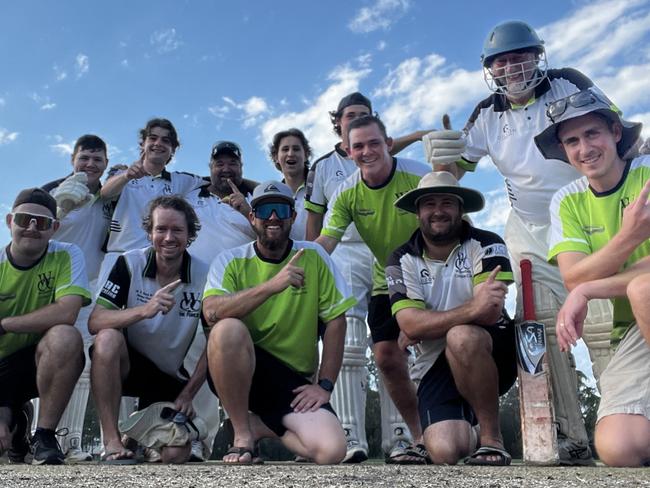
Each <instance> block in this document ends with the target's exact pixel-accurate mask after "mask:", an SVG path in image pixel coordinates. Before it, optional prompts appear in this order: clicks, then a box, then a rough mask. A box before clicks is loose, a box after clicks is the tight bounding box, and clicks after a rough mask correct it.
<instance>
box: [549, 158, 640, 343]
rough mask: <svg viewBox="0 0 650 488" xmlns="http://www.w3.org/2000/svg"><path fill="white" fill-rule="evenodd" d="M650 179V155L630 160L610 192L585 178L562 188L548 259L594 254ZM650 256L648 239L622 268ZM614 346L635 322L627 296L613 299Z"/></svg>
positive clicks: (555, 200)
mask: <svg viewBox="0 0 650 488" xmlns="http://www.w3.org/2000/svg"><path fill="white" fill-rule="evenodd" d="M648 179H650V156H642V157H638V158H636V159H634V160H632V161H631V162H628V164H627V166H626V168H625V171H624V173H623V176H622V178H621V181H619V182H618V184H617V185H616V186H615V187H614V188H612V189H611V190H609V191H606V192H602V193H599V192H597V191H595V190H594V189H593V188H591V187H590V186H589V181H588V180H587V178H586V177H582V178H580V179H579V180H576V181H574V182H573V183H570V184H568V185H566V186H565V187H563V188H561V189H560V190H559V191H558V192H557V193H556V194H555V195H554V196H553V200H552V202H551V208H550V212H551V237H550V248H549V253H548V259H549V261H551V262H557V256H558V254H560V253H563V252H581V253H584V254H593V253H595V252H596V251H598V250H599V249H601V248H602V247H604V246H605V244H607V243H608V242H609V241H610V240H611V239H612V238H613V237H614V235H615V234H616V233H617V232H618V231H619V230H620V228H621V224H622V222H623V210H624V209H625V207H626V206H628V205H629V204H630V203H632V202H633V201H634V200H636V199H637V197H638V196H639V193H640V192H641V190H642V189H643V186H644V185H645V183H646V181H648ZM648 255H650V240H646V241H645V242H643V243H642V244H641V245H640V246H639V247H637V248H636V249H635V250H634V252H633V253H632V254H631V255H630V257H629V258H628V259H627V261H626V262H625V264H624V265H623V268H626V267H628V266H630V265H631V264H633V263H635V262H637V261H639V260H640V259H642V258H644V257H646V256H648ZM613 303H614V329H613V330H612V345H617V344H618V342H620V340H621V339H622V338H623V336H624V335H625V333H626V332H627V330H628V328H629V326H630V324H631V323H632V322H633V321H634V315H633V314H632V308H631V307H630V302H629V301H628V300H627V298H614V299H613Z"/></svg>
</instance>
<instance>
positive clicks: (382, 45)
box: [377, 41, 388, 51]
mask: <svg viewBox="0 0 650 488" xmlns="http://www.w3.org/2000/svg"><path fill="white" fill-rule="evenodd" d="M386 46H388V44H387V43H386V41H379V42H378V43H377V51H383V50H384V49H386Z"/></svg>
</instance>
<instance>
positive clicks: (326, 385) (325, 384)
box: [318, 378, 334, 393]
mask: <svg viewBox="0 0 650 488" xmlns="http://www.w3.org/2000/svg"><path fill="white" fill-rule="evenodd" d="M318 386H320V387H321V388H322V389H323V390H325V391H326V392H327V393H332V392H333V391H334V383H332V382H331V381H330V380H328V379H327V378H321V379H319V380H318Z"/></svg>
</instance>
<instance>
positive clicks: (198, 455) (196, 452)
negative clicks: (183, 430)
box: [189, 440, 205, 463]
mask: <svg viewBox="0 0 650 488" xmlns="http://www.w3.org/2000/svg"><path fill="white" fill-rule="evenodd" d="M189 462H190V463H204V462H205V457H204V456H203V442H201V441H199V440H194V441H192V452H191V453H190V459H189Z"/></svg>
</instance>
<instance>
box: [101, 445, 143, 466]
mask: <svg viewBox="0 0 650 488" xmlns="http://www.w3.org/2000/svg"><path fill="white" fill-rule="evenodd" d="M129 452H131V451H129V450H128V449H117V450H115V451H108V452H105V453H103V454H102V456H101V458H100V461H99V462H100V464H108V465H122V466H126V465H133V464H138V461H137V460H136V459H135V458H134V457H133V455H131V456H129V455H128V453H129ZM112 456H117V457H115V458H112V459H111V457H112Z"/></svg>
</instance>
